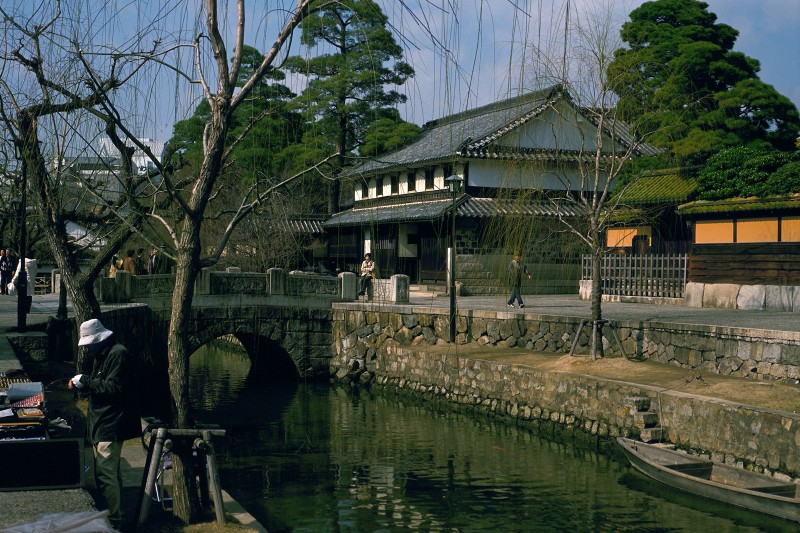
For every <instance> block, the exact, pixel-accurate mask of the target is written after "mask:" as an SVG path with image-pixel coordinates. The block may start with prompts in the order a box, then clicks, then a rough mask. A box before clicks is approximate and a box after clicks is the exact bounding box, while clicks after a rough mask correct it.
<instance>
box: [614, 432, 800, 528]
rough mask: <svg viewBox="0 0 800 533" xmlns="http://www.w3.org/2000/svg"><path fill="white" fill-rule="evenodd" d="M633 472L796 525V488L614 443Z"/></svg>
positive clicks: (661, 450)
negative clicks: (620, 449) (622, 451)
mask: <svg viewBox="0 0 800 533" xmlns="http://www.w3.org/2000/svg"><path fill="white" fill-rule="evenodd" d="M617 442H619V444H620V446H622V449H623V450H624V451H625V455H626V456H627V457H628V460H629V461H630V462H631V465H633V467H634V468H636V469H637V470H638V471H640V472H641V473H643V474H644V475H646V476H647V477H649V478H652V479H655V480H656V481H660V482H661V483H664V484H665V485H669V486H670V487H675V488H677V489H681V490H683V491H686V492H689V493H692V494H697V495H699V496H704V497H706V498H711V499H714V500H718V501H721V502H725V503H729V504H731V505H736V506H738V507H743V508H745V509H750V510H752V511H758V512H760V513H765V514H768V515H772V516H777V517H780V518H785V519H787V520H792V521H794V522H800V499H798V498H797V484H795V483H789V482H785V481H779V480H777V479H775V478H772V477H770V476H767V475H764V474H758V473H756V472H751V471H749V470H744V469H742V468H735V467H733V466H728V465H724V464H720V463H716V462H713V461H710V460H708V459H703V458H701V457H696V456H692V455H687V454H685V453H681V452H678V451H675V450H673V449H670V448H665V447H663V446H658V445H654V444H645V443H643V442H638V441H635V440H632V439H626V438H623V437H620V438H618V439H617Z"/></svg>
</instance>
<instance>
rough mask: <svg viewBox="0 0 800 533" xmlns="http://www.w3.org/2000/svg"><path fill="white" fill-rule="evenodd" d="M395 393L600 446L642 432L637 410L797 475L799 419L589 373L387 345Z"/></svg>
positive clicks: (382, 358) (386, 382) (749, 460)
mask: <svg viewBox="0 0 800 533" xmlns="http://www.w3.org/2000/svg"><path fill="white" fill-rule="evenodd" d="M369 366H370V368H371V369H372V372H373V373H374V374H373V375H374V381H375V382H376V383H377V384H378V385H380V386H382V387H384V388H387V389H389V390H403V391H407V392H410V393H412V394H414V395H417V396H421V397H422V398H428V399H433V398H437V399H438V398H441V399H444V400H446V401H448V402H451V403H453V404H457V405H460V406H466V407H469V408H472V409H475V410H477V411H480V412H485V413H487V414H490V415H496V416H500V417H503V418H506V419H510V420H512V421H513V422H515V423H519V424H522V425H529V426H531V427H534V428H547V427H552V426H554V425H558V426H560V428H561V430H562V432H563V431H566V432H571V433H573V434H575V435H583V436H584V438H589V439H592V440H595V441H597V442H602V441H604V440H606V439H608V438H613V437H617V436H634V437H635V436H638V435H639V434H640V432H641V429H642V426H641V419H640V418H639V417H637V411H638V406H639V405H641V403H643V402H644V403H647V404H649V405H650V408H651V409H653V410H655V412H656V413H657V414H658V416H659V418H660V422H661V425H662V426H663V427H665V428H666V431H667V439H668V440H669V441H671V442H673V443H675V444H676V445H678V446H679V447H681V448H684V449H687V450H689V451H690V452H692V453H695V454H698V455H702V456H705V457H711V458H712V459H714V460H717V461H721V462H724V463H727V464H731V465H736V466H739V467H742V468H747V469H750V470H754V471H757V472H762V473H767V474H771V475H774V476H776V477H778V478H780V479H783V480H794V479H796V478H797V477H798V476H799V475H800V448H798V444H800V415H798V414H796V413H786V412H780V411H772V410H768V409H757V408H752V407H746V406H741V405H739V404H734V403H731V402H726V401H722V400H716V399H712V398H703V397H692V396H689V395H686V394H682V393H679V392H672V391H669V390H664V389H658V388H654V387H646V386H640V385H635V384H631V383H622V382H617V381H610V380H604V379H599V378H594V377H591V376H583V375H573V374H564V373H553V372H547V371H542V370H538V369H534V368H530V367H525V366H520V365H513V364H504V363H497V362H491V361H482V360H479V359H474V358H468V357H459V356H458V355H456V354H452V353H432V352H426V351H421V350H412V349H408V348H399V347H397V346H395V345H393V344H391V343H390V344H389V345H388V346H386V347H385V348H383V349H379V350H377V351H376V357H375V359H374V360H372V361H371V363H370V365H369Z"/></svg>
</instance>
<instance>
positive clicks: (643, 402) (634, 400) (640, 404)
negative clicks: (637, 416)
mask: <svg viewBox="0 0 800 533" xmlns="http://www.w3.org/2000/svg"><path fill="white" fill-rule="evenodd" d="M627 401H628V405H630V406H631V407H633V408H634V409H635V410H636V411H637V412H643V411H649V410H650V398H648V397H646V396H631V397H630V398H628V399H627Z"/></svg>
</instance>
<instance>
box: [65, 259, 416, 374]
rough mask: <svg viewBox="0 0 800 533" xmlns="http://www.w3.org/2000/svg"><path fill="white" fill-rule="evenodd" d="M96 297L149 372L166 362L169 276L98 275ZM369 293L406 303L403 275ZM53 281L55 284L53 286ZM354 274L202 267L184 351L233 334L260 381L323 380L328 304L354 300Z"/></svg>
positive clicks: (329, 349)
mask: <svg viewBox="0 0 800 533" xmlns="http://www.w3.org/2000/svg"><path fill="white" fill-rule="evenodd" d="M101 281H102V282H101V285H100V293H101V294H100V299H101V301H102V302H103V303H104V304H126V305H114V306H110V307H111V308H109V307H106V308H105V309H104V313H103V318H104V322H108V323H107V324H106V325H107V326H108V327H109V328H111V329H112V330H114V331H117V332H119V334H120V337H121V340H123V342H125V343H126V345H127V346H129V348H131V349H133V350H136V351H137V352H138V353H139V354H141V356H142V359H143V361H145V363H146V366H148V367H150V368H152V370H153V371H154V372H153V374H152V375H163V376H166V372H160V371H159V370H163V369H164V368H165V367H166V349H167V328H168V325H169V317H170V311H171V309H170V304H171V300H170V299H171V296H172V291H173V288H174V276H172V275H153V276H131V275H130V274H128V273H126V272H118V273H117V275H116V277H115V278H113V279H103V280H101ZM377 285H378V287H379V288H380V290H378V289H377V288H376V291H377V292H376V294H375V296H376V299H381V300H383V301H385V302H386V303H404V302H408V287H409V285H408V277H407V276H393V277H392V278H391V279H390V280H380V281H379V282H377ZM54 286H58V285H54ZM357 292H358V278H357V277H356V275H355V274H353V273H350V272H346V273H341V274H339V275H338V276H336V277H333V276H323V275H316V274H307V273H299V272H298V273H294V272H293V273H287V272H285V271H284V270H283V269H278V268H273V269H270V270H268V271H267V273H266V274H264V273H249V272H240V271H238V269H228V271H225V272H212V271H203V272H202V273H201V275H200V276H199V278H198V281H197V284H196V287H195V295H194V302H193V307H192V316H191V319H190V328H191V330H190V335H189V339H190V343H191V344H190V350H189V352H190V353H194V351H195V350H197V349H198V348H200V347H201V346H203V345H205V344H207V343H209V342H211V341H213V340H215V339H218V338H221V337H223V338H224V337H226V336H233V337H235V338H236V339H237V340H238V341H239V342H240V343H241V344H242V345H243V346H244V348H245V349H246V350H247V352H248V354H249V356H250V360H251V365H252V366H251V376H254V375H255V376H258V377H259V379H267V380H281V381H285V380H293V379H323V378H328V377H329V375H330V362H331V357H332V355H333V350H334V342H333V337H332V336H333V333H332V332H333V320H332V312H331V304H332V303H333V302H347V301H355V300H357V299H358V294H357Z"/></svg>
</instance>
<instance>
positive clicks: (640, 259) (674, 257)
mask: <svg viewBox="0 0 800 533" xmlns="http://www.w3.org/2000/svg"><path fill="white" fill-rule="evenodd" d="M688 267H689V256H688V254H661V255H659V254H647V255H638V256H632V255H606V256H604V257H603V259H602V265H601V266H600V269H601V278H602V280H603V294H605V295H612V296H644V297H651V298H683V291H684V288H685V287H686V280H687V275H688ZM581 279H582V280H591V279H592V258H591V256H589V255H584V256H582V258H581Z"/></svg>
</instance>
